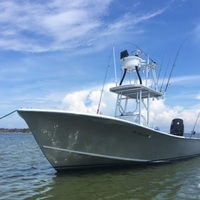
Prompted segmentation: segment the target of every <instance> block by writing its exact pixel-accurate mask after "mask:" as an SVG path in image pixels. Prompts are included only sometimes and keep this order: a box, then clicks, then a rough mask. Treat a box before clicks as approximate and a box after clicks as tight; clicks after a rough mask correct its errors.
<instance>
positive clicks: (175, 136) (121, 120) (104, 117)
mask: <svg viewBox="0 0 200 200" xmlns="http://www.w3.org/2000/svg"><path fill="white" fill-rule="evenodd" d="M17 112H18V114H19V115H20V112H40V113H57V114H71V115H79V116H87V117H95V118H100V119H109V120H114V121H118V122H123V123H126V124H129V125H134V126H138V127H141V128H144V129H147V130H150V131H152V132H154V133H159V134H163V135H166V136H169V137H173V138H177V139H186V140H200V138H194V137H193V138H189V137H185V136H178V135H172V134H170V133H167V132H163V131H158V130H154V129H152V128H150V127H147V126H144V125H141V124H137V123H134V122H131V121H127V120H124V119H121V118H116V117H111V116H106V115H99V114H92V113H83V112H72V111H65V110H50V109H33V108H19V109H18V110H17ZM20 116H21V115H20ZM21 117H22V116H21ZM22 118H23V117H22Z"/></svg>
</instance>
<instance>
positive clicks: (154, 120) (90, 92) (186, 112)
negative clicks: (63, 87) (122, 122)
mask: <svg viewBox="0 0 200 200" xmlns="http://www.w3.org/2000/svg"><path fill="white" fill-rule="evenodd" d="M113 86H114V85H113V84H107V85H106V86H105V92H104V96H103V99H102V104H101V109H100V110H101V112H102V114H104V115H109V116H114V111H115V103H116V98H117V96H116V95H115V94H113V93H111V92H110V91H109V88H110V87H113ZM99 88H100V87H95V88H91V89H87V90H81V91H77V92H74V93H71V94H67V95H66V96H65V97H64V98H63V100H62V108H63V109H65V110H68V111H75V112H87V113H93V114H94V113H96V112H97V107H98V103H99V98H100V89H99ZM165 101H166V100H163V99H160V100H156V99H155V100H152V101H151V103H150V125H155V126H158V127H160V128H161V130H162V131H167V132H169V129H170V124H171V121H172V119H174V118H182V119H183V120H184V124H185V132H190V131H191V130H192V128H193V126H194V123H195V120H196V117H197V115H198V112H200V109H199V108H200V105H193V106H192V107H190V108H184V107H181V106H178V103H177V106H173V107H170V106H168V105H166V103H165ZM199 123H200V122H199Z"/></svg>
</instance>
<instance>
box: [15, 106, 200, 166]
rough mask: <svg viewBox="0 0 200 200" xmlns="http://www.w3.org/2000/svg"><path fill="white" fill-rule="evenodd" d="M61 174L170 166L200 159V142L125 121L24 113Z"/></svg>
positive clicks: (47, 113)
mask: <svg viewBox="0 0 200 200" xmlns="http://www.w3.org/2000/svg"><path fill="white" fill-rule="evenodd" d="M18 113H19V115H20V116H21V117H22V118H23V119H24V120H25V121H26V122H27V124H28V126H29V128H30V130H31V132H32V133H33V135H34V137H35V139H36V141H37V143H38V145H39V146H40V148H41V150H42V151H43V153H44V155H45V156H46V158H47V159H48V160H49V162H50V163H51V165H52V166H53V167H54V168H55V169H56V170H62V169H70V168H84V167H96V166H97V167H98V166H108V165H121V164H124V165H125V164H133V163H154V162H169V161H172V160H178V159H183V158H189V157H193V156H197V155H200V139H194V138H185V137H182V136H175V135H171V134H167V133H163V132H159V131H155V130H152V129H150V128H147V127H144V126H140V125H138V124H135V123H132V122H127V121H124V120H121V119H116V118H112V117H106V116H101V115H89V114H78V113H71V112H64V111H47V110H32V109H19V110H18Z"/></svg>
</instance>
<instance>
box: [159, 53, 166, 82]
mask: <svg viewBox="0 0 200 200" xmlns="http://www.w3.org/2000/svg"><path fill="white" fill-rule="evenodd" d="M164 57H165V56H163V57H162V60H161V64H160V70H159V72H158V79H157V85H158V82H159V78H160V73H161V69H162V65H163V60H164Z"/></svg>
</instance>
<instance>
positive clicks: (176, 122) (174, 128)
mask: <svg viewBox="0 0 200 200" xmlns="http://www.w3.org/2000/svg"><path fill="white" fill-rule="evenodd" d="M170 133H171V134H172V135H179V136H183V133H184V124H183V120H182V119H173V120H172V123H171V127H170Z"/></svg>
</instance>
